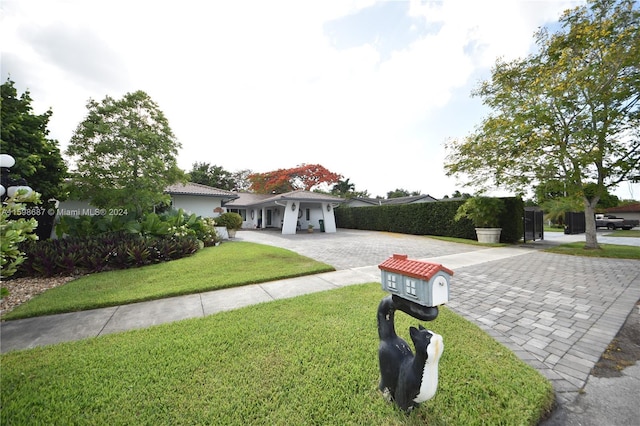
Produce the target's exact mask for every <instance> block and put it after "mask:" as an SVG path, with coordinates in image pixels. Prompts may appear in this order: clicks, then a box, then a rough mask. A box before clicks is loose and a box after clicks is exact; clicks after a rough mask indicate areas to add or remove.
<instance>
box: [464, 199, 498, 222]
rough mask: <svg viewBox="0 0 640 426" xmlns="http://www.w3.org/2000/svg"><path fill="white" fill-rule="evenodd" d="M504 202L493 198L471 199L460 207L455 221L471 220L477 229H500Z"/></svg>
mask: <svg viewBox="0 0 640 426" xmlns="http://www.w3.org/2000/svg"><path fill="white" fill-rule="evenodd" d="M503 211H504V201H503V200H502V199H500V198H492V197H471V198H467V200H466V201H465V202H464V204H462V205H461V206H460V207H458V210H457V212H456V215H455V217H454V219H455V220H457V221H458V220H460V219H464V218H466V219H469V220H471V221H472V222H473V225H474V226H475V227H476V228H499V227H500V214H501V213H502V212H503Z"/></svg>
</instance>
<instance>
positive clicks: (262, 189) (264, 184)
mask: <svg viewBox="0 0 640 426" xmlns="http://www.w3.org/2000/svg"><path fill="white" fill-rule="evenodd" d="M341 178H342V176H340V175H339V174H337V173H333V172H330V171H329V170H327V169H326V168H324V167H323V166H321V165H320V164H302V165H299V166H297V167H294V168H291V169H278V170H274V171H271V172H266V173H253V174H251V175H249V181H250V182H251V188H250V189H251V190H252V191H254V192H256V193H259V194H271V193H275V194H283V193H285V192H290V191H295V190H300V189H302V190H305V191H312V190H314V189H319V188H321V187H322V186H323V185H332V184H336V183H338V181H339V180H340V179H341Z"/></svg>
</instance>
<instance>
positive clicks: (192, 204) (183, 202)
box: [171, 195, 222, 217]
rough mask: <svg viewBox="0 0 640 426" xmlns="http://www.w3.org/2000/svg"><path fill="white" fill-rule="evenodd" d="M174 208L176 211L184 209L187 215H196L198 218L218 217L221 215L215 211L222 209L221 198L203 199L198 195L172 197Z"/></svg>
mask: <svg viewBox="0 0 640 426" xmlns="http://www.w3.org/2000/svg"><path fill="white" fill-rule="evenodd" d="M171 200H172V207H173V208H174V209H176V210H178V209H182V210H184V211H185V212H186V213H189V214H192V213H195V215H196V216H202V217H217V216H220V214H219V213H214V211H213V210H214V209H215V208H218V207H221V206H222V203H221V201H220V198H214V197H203V196H197V195H172V196H171Z"/></svg>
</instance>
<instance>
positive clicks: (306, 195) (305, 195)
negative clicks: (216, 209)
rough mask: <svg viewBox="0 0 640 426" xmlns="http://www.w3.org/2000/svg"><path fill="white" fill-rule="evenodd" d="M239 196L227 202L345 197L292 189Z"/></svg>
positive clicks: (242, 203) (339, 200) (333, 200)
mask: <svg viewBox="0 0 640 426" xmlns="http://www.w3.org/2000/svg"><path fill="white" fill-rule="evenodd" d="M238 195H239V198H238V199H236V200H233V201H231V202H229V203H227V204H226V206H227V207H229V206H243V207H244V206H252V205H258V204H269V203H274V202H276V201H311V202H314V201H315V202H323V201H324V202H325V203H342V202H343V201H344V199H342V198H340V197H334V196H333V195H328V194H323V193H320V192H311V191H303V190H298V191H291V192H287V193H284V194H276V195H272V194H253V193H246V192H242V193H239V194H238Z"/></svg>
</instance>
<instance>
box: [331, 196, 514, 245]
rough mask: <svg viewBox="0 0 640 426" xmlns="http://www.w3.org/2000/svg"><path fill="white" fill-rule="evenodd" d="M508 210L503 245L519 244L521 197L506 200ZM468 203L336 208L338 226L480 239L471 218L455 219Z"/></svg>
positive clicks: (503, 218) (503, 223) (503, 220)
mask: <svg viewBox="0 0 640 426" xmlns="http://www.w3.org/2000/svg"><path fill="white" fill-rule="evenodd" d="M502 199H503V200H504V201H505V206H506V208H505V210H504V212H503V214H502V215H501V216H500V226H501V227H502V234H501V236H500V242H504V243H516V242H518V241H519V240H520V239H521V238H522V234H523V221H522V220H523V219H522V218H523V215H524V202H523V201H522V199H521V198H519V197H505V198H502ZM462 203H464V200H445V201H437V202H432V203H416V204H397V205H387V206H371V207H340V208H338V209H336V211H335V214H336V226H337V227H338V228H347V229H363V230H370V231H388V232H397V233H401V234H412V235H436V236H443V237H456V238H466V239H469V240H475V239H476V231H475V228H474V226H473V223H472V222H471V221H470V220H468V219H462V220H459V221H456V220H454V219H453V218H454V216H455V214H456V211H457V210H458V207H459V206H460V205H462Z"/></svg>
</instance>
